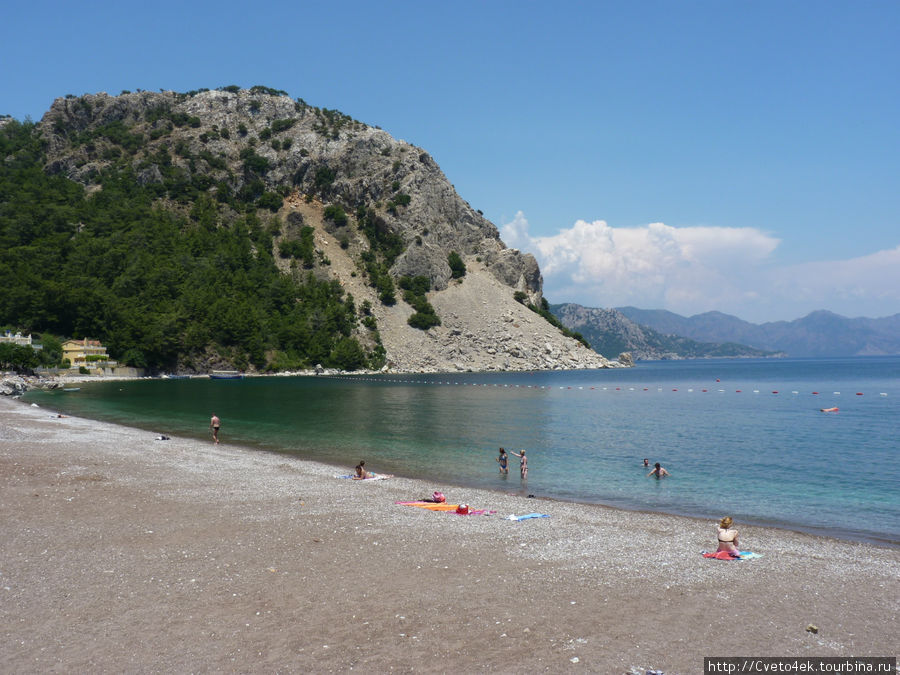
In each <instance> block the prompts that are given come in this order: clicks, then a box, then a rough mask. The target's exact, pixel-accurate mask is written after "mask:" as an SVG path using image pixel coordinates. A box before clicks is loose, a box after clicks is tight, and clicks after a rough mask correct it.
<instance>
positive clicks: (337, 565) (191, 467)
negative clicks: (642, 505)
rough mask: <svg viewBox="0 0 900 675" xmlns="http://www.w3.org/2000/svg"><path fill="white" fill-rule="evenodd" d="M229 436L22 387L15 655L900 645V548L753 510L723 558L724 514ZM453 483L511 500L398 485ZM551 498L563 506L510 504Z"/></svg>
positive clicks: (657, 653) (555, 653)
mask: <svg viewBox="0 0 900 675" xmlns="http://www.w3.org/2000/svg"><path fill="white" fill-rule="evenodd" d="M204 423H205V421H204ZM227 441H228V438H227V427H223V444H221V445H219V446H215V445H213V444H212V443H211V442H203V441H199V440H195V439H184V438H174V437H173V438H171V439H170V440H164V441H161V440H155V434H153V433H151V432H147V431H142V430H137V429H131V428H127V427H122V426H116V425H111V424H106V423H102V422H96V421H93V420H85V419H79V418H74V417H65V418H59V417H56V416H55V415H54V414H52V413H51V412H50V411H48V410H45V409H42V408H38V407H32V406H29V405H28V404H25V403H22V402H21V401H14V400H10V399H7V398H4V397H0V508H2V521H0V536H2V541H3V546H2V549H0V635H2V648H0V671H2V672H4V673H37V672H66V673H69V672H72V673H74V672H79V673H81V672H92V673H118V672H127V673H145V672H146V673H155V672H167V673H168V672H179V673H180V672H185V673H187V672H240V673H244V672H248V673H249V672H252V673H295V672H349V671H356V672H374V673H381V672H398V673H404V672H409V673H429V672H451V673H468V672H485V671H487V672H499V673H533V672H551V673H556V672H568V671H571V672H579V671H581V672H590V673H637V674H641V675H643V674H644V673H646V671H648V670H651V669H658V670H661V671H663V672H665V673H667V674H671V673H698V672H702V670H703V657H704V656H851V655H852V656H896V655H897V654H898V651H900V650H898V645H900V639H898V637H900V632H898V629H897V626H898V618H900V617H898V611H900V550H898V549H892V548H880V547H876V546H871V545H868V544H861V543H854V542H845V541H838V540H832V539H826V538H820V537H814V536H809V535H805V534H800V533H794V532H789V531H785V530H777V529H768V528H759V527H747V526H742V525H741V524H740V523H738V525H737V526H738V528H739V530H740V532H741V541H742V548H746V549H751V550H753V551H755V552H757V553H761V554H762V556H763V557H761V558H757V559H754V560H745V561H738V562H724V561H716V560H705V559H703V558H702V557H701V555H700V552H701V551H702V550H707V549H709V548H714V547H715V530H714V523H712V522H707V521H700V520H695V519H689V518H680V517H675V516H668V515H659V514H652V513H635V512H627V511H621V510H617V509H611V508H605V507H600V506H592V505H582V504H570V503H562V502H555V501H549V500H536V499H528V498H524V497H519V496H509V495H505V494H501V493H495V492H488V491H480V490H474V489H467V488H458V487H453V486H450V485H435V484H432V483H424V482H420V481H415V480H409V479H403V478H392V479H390V480H382V481H351V480H344V479H338V478H336V476H337V475H338V474H340V473H347V472H349V470H350V469H351V467H346V469H340V468H335V467H331V466H327V465H323V464H318V463H314V462H307V461H302V460H298V459H296V458H294V457H290V456H283V455H279V454H274V453H266V452H260V451H257V450H251V449H247V448H242V447H239V446H234V445H229V444H228V442H227ZM369 468H370V469H372V470H374V471H378V467H377V466H371V467H369ZM433 490H441V491H442V492H444V493H445V494H446V495H447V497H448V501H451V502H454V503H456V502H465V503H467V504H470V505H471V506H472V507H473V508H479V509H490V510H494V511H496V513H495V514H494V515H484V516H458V515H456V514H452V513H435V512H430V511H426V510H424V509H418V508H412V507H407V506H400V505H397V504H395V502H396V501H399V500H410V499H416V498H421V497H424V496H426V495H430V494H431V492H432V491H433ZM531 512H540V513H545V514H548V515H549V516H550V517H549V518H540V519H531V520H524V521H521V522H514V521H510V520H507V519H505V517H506V516H508V515H510V514H526V513H531ZM723 515H726V514H723ZM810 625H813V626H815V627H817V629H818V632H811V631H809V630H807V628H808V627H809V626H810Z"/></svg>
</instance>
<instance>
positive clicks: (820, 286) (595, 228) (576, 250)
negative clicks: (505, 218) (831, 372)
mask: <svg viewBox="0 0 900 675" xmlns="http://www.w3.org/2000/svg"><path fill="white" fill-rule="evenodd" d="M501 236H502V238H503V240H504V241H505V242H506V243H507V244H508V245H510V246H513V247H515V248H519V249H521V250H523V251H527V252H530V253H533V254H534V255H535V257H536V258H537V259H538V262H539V263H540V266H541V272H542V273H543V275H544V293H545V295H547V296H549V299H550V300H551V301H552V302H578V303H580V304H584V305H588V306H592V307H616V306H623V305H635V306H638V307H642V308H647V309H668V310H670V311H673V312H677V313H679V314H684V315H691V314H697V313H700V312H706V311H710V310H719V311H723V312H726V313H729V314H734V315H736V316H739V317H741V318H743V319H747V320H749V321H769V320H776V319H794V318H798V317H800V316H803V315H805V314H807V313H809V312H810V311H812V310H815V309H829V310H831V311H834V312H837V313H839V314H844V315H847V316H861V315H865V316H884V315H886V314H891V313H894V312H897V311H900V246H898V248H897V249H894V250H889V251H881V252H879V253H875V254H872V255H869V256H865V257H863V258H857V259H852V260H844V261H833V262H832V261H829V262H815V263H807V264H803V265H792V266H777V265H775V263H774V262H773V260H772V253H773V252H774V251H775V249H776V248H777V247H778V245H779V243H780V240H779V239H777V238H775V237H773V236H771V235H769V234H767V233H765V232H762V231H760V230H758V229H756V228H729V227H683V228H676V227H670V226H668V225H665V224H663V223H651V224H649V225H645V226H643V227H634V228H615V227H610V226H609V225H608V224H607V223H606V222H604V221H602V220H598V221H594V222H592V223H589V222H586V221H584V220H579V221H577V222H576V223H575V224H574V225H573V226H572V227H571V228H569V229H565V230H560V231H559V232H558V233H557V234H555V235H553V236H549V237H540V236H539V237H532V236H531V235H530V233H529V226H528V221H527V219H526V218H525V215H524V214H523V213H522V212H521V211H520V212H519V213H517V214H516V217H515V218H514V219H513V220H512V222H510V223H508V224H506V225H504V226H503V227H502V228H501Z"/></svg>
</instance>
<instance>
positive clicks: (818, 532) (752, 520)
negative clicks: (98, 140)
mask: <svg viewBox="0 0 900 675" xmlns="http://www.w3.org/2000/svg"><path fill="white" fill-rule="evenodd" d="M305 375H306V376H310V377H314V376H316V373H314V372H311V371H310V372H308V373H306V374H305ZM271 376H272V377H286V376H287V375H271ZM290 376H293V377H303V376H304V374H302V373H292V374H290ZM76 377H82V378H84V379H83V380H80V381H81V382H87V383H90V382H95V383H99V382H100V381H110V382H111V381H118V380H146V379H164V378H99V379H98V378H97V377H96V376H84V375H82V376H76ZM261 377H268V376H261ZM320 377H326V378H327V377H328V376H324V375H320ZM332 377H333V376H332ZM35 389H37V387H35ZM0 398H2V397H0ZM63 412H64V411H63ZM98 421H99V420H98ZM112 423H113V424H115V423H116V422H112ZM130 428H133V429H143V430H144V431H148V432H155V433H158V432H159V428H157V427H156V426H153V425H152V423H149V422H148V423H147V426H141V424H140V422H135V421H132V422H131V425H130ZM166 433H168V432H166ZM176 433H179V432H177V431H176ZM180 433H181V434H183V435H184V437H185V438H190V439H194V440H195V441H198V442H203V439H204V438H205V436H204V435H203V434H192V433H187V434H186V435H185V432H184V431H183V430H182V432H180ZM233 445H234V446H239V445H244V447H246V448H247V449H252V450H253V451H255V452H271V453H275V454H276V455H279V456H284V457H292V458H296V459H298V460H301V461H313V462H319V463H321V464H324V465H327V466H331V467H332V468H334V469H335V470H338V471H344V470H347V469H349V468H350V467H348V466H346V465H345V464H343V463H339V462H334V463H333V464H332V463H330V462H329V461H328V460H327V459H313V460H304V459H303V458H302V457H300V456H298V455H295V454H293V453H292V452H291V451H290V450H279V449H275V448H273V447H272V446H271V445H267V444H265V443H261V444H257V443H254V442H252V441H247V440H245V441H242V442H238V443H235V444H233ZM392 470H393V471H394V473H395V474H396V475H397V476H399V477H403V478H408V479H416V478H418V475H410V474H404V473H403V470H402V468H401V469H397V468H394V469H392ZM511 473H514V472H511ZM428 480H429V481H430V482H434V483H440V484H444V485H449V486H452V487H455V488H457V489H464V490H468V489H482V490H487V491H489V492H493V493H496V494H507V495H520V496H525V494H526V493H527V492H528V489H527V487H523V486H518V485H516V486H515V487H514V486H513V485H508V486H502V487H501V486H499V485H498V486H496V487H490V486H485V485H483V484H478V483H473V484H467V483H465V482H458V481H454V480H453V479H452V478H451V479H447V478H443V477H433V478H429V479H428ZM535 496H536V498H538V499H543V500H549V501H554V502H561V503H571V504H583V505H593V506H601V507H606V508H612V509H619V510H623V511H627V512H635V513H648V514H658V515H666V516H673V517H683V518H690V519H693V520H698V521H703V522H708V521H709V520H711V519H713V518H714V517H717V516H714V515H704V514H702V513H699V514H698V513H691V512H688V511H686V510H685V511H678V510H676V509H672V510H658V511H654V510H651V509H647V508H645V507H642V506H640V505H637V506H632V505H628V504H620V503H615V502H614V501H602V500H595V501H590V500H581V501H579V500H577V499H574V498H565V497H559V496H554V495H542V494H536V495H535ZM731 515H732V516H735V515H736V514H734V513H732V514H731ZM738 520H740V521H741V522H743V523H745V524H746V525H752V526H755V527H764V528H773V529H778V530H784V531H787V532H793V533H797V534H807V535H810V536H816V537H824V538H829V539H835V540H837V541H847V542H853V543H862V544H868V545H872V546H878V547H884V548H889V549H900V536H898V535H888V536H879V533H877V532H873V531H865V530H863V531H860V530H846V529H839V528H830V527H827V526H824V525H819V526H817V525H808V526H807V525H803V524H796V523H793V522H790V521H780V520H774V519H766V518H764V517H756V516H753V515H747V514H741V515H740V516H739V517H738Z"/></svg>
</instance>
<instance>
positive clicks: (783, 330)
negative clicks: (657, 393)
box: [617, 307, 900, 356]
mask: <svg viewBox="0 0 900 675" xmlns="http://www.w3.org/2000/svg"><path fill="white" fill-rule="evenodd" d="M617 310H618V311H619V312H621V313H622V314H623V315H624V316H626V317H628V318H629V319H631V320H632V321H634V322H636V323H638V324H641V325H643V326H648V327H650V328H653V329H654V330H657V331H659V332H660V333H664V334H674V335H680V336H684V337H687V338H691V339H693V340H703V341H708V342H736V343H740V344H744V345H748V346H750V347H753V348H756V349H762V350H771V351H777V352H784V353H786V354H787V355H789V356H883V355H895V354H900V314H894V315H893V316H888V317H884V318H881V319H868V318H863V317H860V318H854V319H849V318H847V317H844V316H840V315H838V314H834V313H833V312H828V311H825V310H819V311H816V312H812V313H810V314H808V315H806V316H805V317H803V318H801V319H795V320H794V321H772V322H768V323H763V324H754V323H750V322H748V321H744V320H742V319H739V318H737V317H735V316H731V315H729V314H723V313H722V312H705V313H703V314H696V315H694V316H691V317H684V316H680V315H678V314H674V313H673V312H669V311H666V310H662V309H650V310H648V309H638V308H637V307H618V308H617Z"/></svg>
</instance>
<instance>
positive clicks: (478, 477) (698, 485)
mask: <svg viewBox="0 0 900 675" xmlns="http://www.w3.org/2000/svg"><path fill="white" fill-rule="evenodd" d="M776 392H777V393H776ZM858 394H862V395H858ZM27 399H28V400H29V401H32V402H36V403H38V404H40V405H42V406H46V407H49V408H52V409H54V410H59V411H62V412H66V413H70V414H74V415H80V416H85V417H91V418H97V419H103V420H107V421H112V422H119V423H124V424H128V425H131V426H136V427H141V428H145V429H147V430H149V431H152V432H154V433H167V434H178V435H186V436H196V437H209V431H208V425H209V417H210V415H211V414H212V413H213V412H214V413H216V414H217V415H218V416H219V417H220V418H221V419H222V432H221V435H222V438H223V440H224V441H225V442H234V443H242V444H246V445H250V446H255V447H258V448H262V449H267V450H273V451H278V452H286V453H291V454H294V455H297V456H299V457H302V458H306V459H314V460H319V461H323V462H327V463H331V464H335V465H337V466H339V467H340V469H338V470H336V472H335V473H336V474H337V473H348V472H349V471H350V469H351V468H352V467H353V466H354V465H355V464H356V463H357V462H358V461H359V460H361V459H365V460H366V466H367V467H368V468H370V469H371V470H373V471H376V472H386V473H394V474H399V475H405V476H412V477H417V478H426V479H429V480H431V481H432V482H433V484H434V487H435V489H441V490H443V491H444V492H448V491H449V492H451V494H452V492H453V489H452V488H450V487H449V486H452V485H458V486H477V487H484V488H490V489H495V490H502V491H505V492H521V493H523V494H534V495H537V496H545V497H552V498H557V499H565V500H572V501H579V502H596V503H603V504H610V505H614V506H619V507H624V508H629V509H640V510H648V511H662V512H667V513H677V514H683V515H690V516H701V517H706V518H718V517H721V516H722V515H726V514H728V515H731V516H733V517H734V518H735V519H736V520H738V521H743V522H752V523H756V524H764V525H775V526H782V527H788V528H791V529H801V530H806V531H810V532H815V533H820V534H829V535H834V536H839V537H844V538H849V539H858V540H867V541H878V542H882V543H887V544H889V545H893V546H898V545H900V490H898V485H900V464H898V461H897V460H898V446H900V442H898V430H900V424H898V422H900V358H897V357H872V358H848V359H777V360H755V359H754V360H743V359H742V360H700V361H668V362H642V363H639V364H638V365H637V367H635V368H633V369H622V370H593V371H575V372H552V373H545V372H538V373H514V374H513V373H508V374H489V373H481V374H471V373H470V374H458V375H427V376H426V375H420V376H396V375H393V376H371V377H364V376H350V377H340V378H338V377H335V378H332V377H265V378H263V377H260V378H247V379H244V380H231V381H228V380H208V379H193V380H140V381H133V382H132V381H129V382H107V383H96V384H86V385H81V390H80V391H78V392H68V393H66V392H61V391H55V392H29V394H28V395H27ZM832 406H836V407H839V408H840V410H839V412H836V413H823V412H820V408H830V407H832ZM501 445H502V446H504V447H505V448H506V449H507V450H516V451H518V450H519V449H521V448H525V449H527V454H528V466H529V473H528V481H527V484H523V483H522V481H521V480H520V478H519V475H518V460H517V459H516V458H515V457H511V458H510V460H511V461H510V473H509V475H508V476H500V475H499V472H498V470H497V463H496V462H495V458H496V456H497V448H498V447H499V446H501ZM645 457H646V458H648V459H649V460H650V462H651V463H653V462H657V461H658V462H661V463H662V465H663V466H664V467H665V468H667V469H668V470H669V472H670V473H671V477H669V478H665V479H663V480H656V479H653V478H648V477H647V476H646V473H647V470H645V469H644V468H643V466H642V460H643V458H645ZM415 496H416V495H411V497H415Z"/></svg>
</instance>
